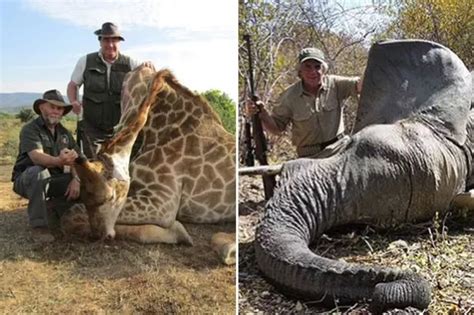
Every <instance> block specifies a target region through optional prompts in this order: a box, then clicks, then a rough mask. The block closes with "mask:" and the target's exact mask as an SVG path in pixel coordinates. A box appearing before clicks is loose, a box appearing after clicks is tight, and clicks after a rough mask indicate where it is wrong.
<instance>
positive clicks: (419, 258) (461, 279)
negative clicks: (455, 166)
mask: <svg viewBox="0 0 474 315" xmlns="http://www.w3.org/2000/svg"><path fill="white" fill-rule="evenodd" d="M264 206H265V202H264V196H263V187H262V181H261V179H260V178H259V177H241V178H240V180H239V312H240V313H241V314H249V313H278V314H294V313H296V314H306V313H311V314H319V313H324V314H327V313H337V314H368V305H367V304H365V303H361V304H355V305H337V306H336V307H334V308H332V309H328V308H324V307H321V306H320V305H318V304H317V303H316V302H311V301H309V302H308V301H301V300H297V299H291V298H288V297H286V296H285V295H283V294H281V293H280V292H278V291H277V290H276V289H275V288H274V287H272V286H271V285H270V284H269V283H268V282H266V281H265V279H264V278H263V277H262V274H261V273H260V271H259V270H258V269H257V268H256V262H255V253H254V247H253V243H254V234H255V227H256V226H257V224H258V222H259V220H260V219H261V218H262V216H263V213H264ZM472 214H473V213H472V212H470V213H469V212H462V213H460V214H458V215H457V216H452V215H449V216H447V217H445V218H437V219H434V220H433V221H431V222H427V223H426V224H420V225H407V226H403V227H400V228H398V229H396V230H391V231H375V230H373V229H371V228H368V227H365V226H362V227H360V226H359V227H355V226H349V227H344V228H340V229H337V230H334V231H329V233H327V234H326V235H324V237H323V238H321V239H320V240H318V241H317V243H316V244H313V245H312V249H313V250H314V251H315V252H316V253H318V254H320V255H324V256H325V257H328V258H332V259H343V260H345V261H347V262H353V263H359V264H367V265H369V264H377V265H385V266H390V267H395V268H402V269H411V270H413V271H416V272H419V273H420V274H421V275H422V276H424V277H425V278H426V279H427V280H428V281H429V282H430V283H431V285H432V303H431V305H430V306H429V309H428V313H430V314H474V293H473V292H474V216H473V215H472ZM407 312H408V313H410V312H411V313H414V314H416V313H419V312H418V311H416V310H413V309H411V310H403V311H393V312H391V313H392V314H395V313H396V314H405V313H407Z"/></svg>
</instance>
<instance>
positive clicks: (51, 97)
mask: <svg viewBox="0 0 474 315" xmlns="http://www.w3.org/2000/svg"><path fill="white" fill-rule="evenodd" d="M46 102H48V103H51V104H53V105H56V106H61V107H64V112H63V116H64V115H66V114H67V113H69V112H70V111H71V109H72V105H71V104H66V103H65V102H64V98H63V97H62V95H61V93H60V92H59V91H58V90H49V91H46V92H44V94H43V98H39V99H37V100H36V101H35V102H34V103H33V109H34V111H35V113H37V114H38V115H41V111H40V109H39V106H40V105H41V104H43V103H46Z"/></svg>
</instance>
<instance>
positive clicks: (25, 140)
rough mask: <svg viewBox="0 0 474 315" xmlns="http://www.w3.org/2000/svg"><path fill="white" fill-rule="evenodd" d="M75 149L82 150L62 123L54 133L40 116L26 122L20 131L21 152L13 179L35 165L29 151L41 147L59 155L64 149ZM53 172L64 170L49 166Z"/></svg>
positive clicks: (49, 152) (52, 154) (57, 172)
mask: <svg viewBox="0 0 474 315" xmlns="http://www.w3.org/2000/svg"><path fill="white" fill-rule="evenodd" d="M65 148H67V149H74V150H76V152H78V153H79V152H80V150H79V148H78V146H77V144H76V142H75V141H74V138H73V136H72V134H71V132H69V130H67V129H66V128H64V126H63V125H62V124H61V123H58V124H57V125H56V132H55V134H54V135H53V134H52V133H51V131H50V130H49V129H48V127H47V126H46V125H45V123H44V120H43V118H42V117H41V116H40V117H38V118H36V119H34V120H32V121H30V122H28V123H26V124H25V125H24V126H23V128H21V131H20V152H19V154H18V157H17V159H16V162H15V166H14V167H13V174H12V181H13V180H15V178H16V177H17V176H18V175H20V174H21V173H22V172H23V171H24V170H26V169H27V168H28V167H30V166H33V165H35V164H34V163H33V161H32V160H31V159H30V157H29V156H28V152H30V151H33V150H37V149H41V150H43V152H44V153H46V154H49V155H51V156H59V153H60V152H61V150H62V149H65ZM49 170H50V172H51V174H60V173H62V172H63V170H62V169H60V168H57V167H55V168H49Z"/></svg>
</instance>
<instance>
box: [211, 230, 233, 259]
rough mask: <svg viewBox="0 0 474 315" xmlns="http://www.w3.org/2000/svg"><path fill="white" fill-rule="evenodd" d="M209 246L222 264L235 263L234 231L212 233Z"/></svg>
mask: <svg viewBox="0 0 474 315" xmlns="http://www.w3.org/2000/svg"><path fill="white" fill-rule="evenodd" d="M211 246H212V249H213V250H214V251H215V252H216V253H217V255H218V256H219V258H220V259H221V261H222V262H223V263H224V264H226V265H235V261H236V251H237V250H236V244H235V233H231V234H229V233H222V232H219V233H216V234H214V235H213V236H212V239H211Z"/></svg>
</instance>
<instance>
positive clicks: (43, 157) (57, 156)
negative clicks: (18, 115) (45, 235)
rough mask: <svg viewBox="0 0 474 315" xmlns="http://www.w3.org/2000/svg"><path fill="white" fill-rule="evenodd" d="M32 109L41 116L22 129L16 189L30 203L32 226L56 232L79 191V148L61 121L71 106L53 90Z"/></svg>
mask: <svg viewBox="0 0 474 315" xmlns="http://www.w3.org/2000/svg"><path fill="white" fill-rule="evenodd" d="M33 109H34V111H35V112H36V113H37V114H38V115H39V117H38V118H36V119H34V120H32V121H30V122H28V123H27V124H25V125H24V126H23V128H22V129H21V132H20V146H19V154H18V157H17V160H16V163H15V166H14V168H13V174H12V181H13V190H14V191H15V192H16V193H17V194H19V195H20V196H22V197H24V198H27V199H28V200H29V203H28V220H29V224H30V226H31V227H33V228H44V227H49V229H50V230H51V231H53V230H55V229H57V228H58V227H59V217H60V215H61V214H62V213H63V212H64V211H65V210H66V209H67V207H68V205H69V206H70V203H71V202H72V201H73V200H75V199H77V198H78V197H79V191H80V179H79V177H78V176H77V175H76V172H75V170H74V168H73V167H72V165H73V164H74V160H75V159H76V158H77V157H78V152H79V149H78V147H77V145H76V143H75V141H74V138H73V136H72V134H71V133H70V132H69V131H68V130H67V129H66V128H64V126H63V125H62V124H61V122H60V121H61V118H62V117H63V116H64V115H66V114H67V113H68V112H69V111H71V109H72V105H69V104H66V103H65V102H64V99H63V97H62V96H61V93H60V92H59V91H58V90H50V91H46V92H45V93H44V94H43V98H40V99H37V100H36V101H35V102H34V104H33Z"/></svg>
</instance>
